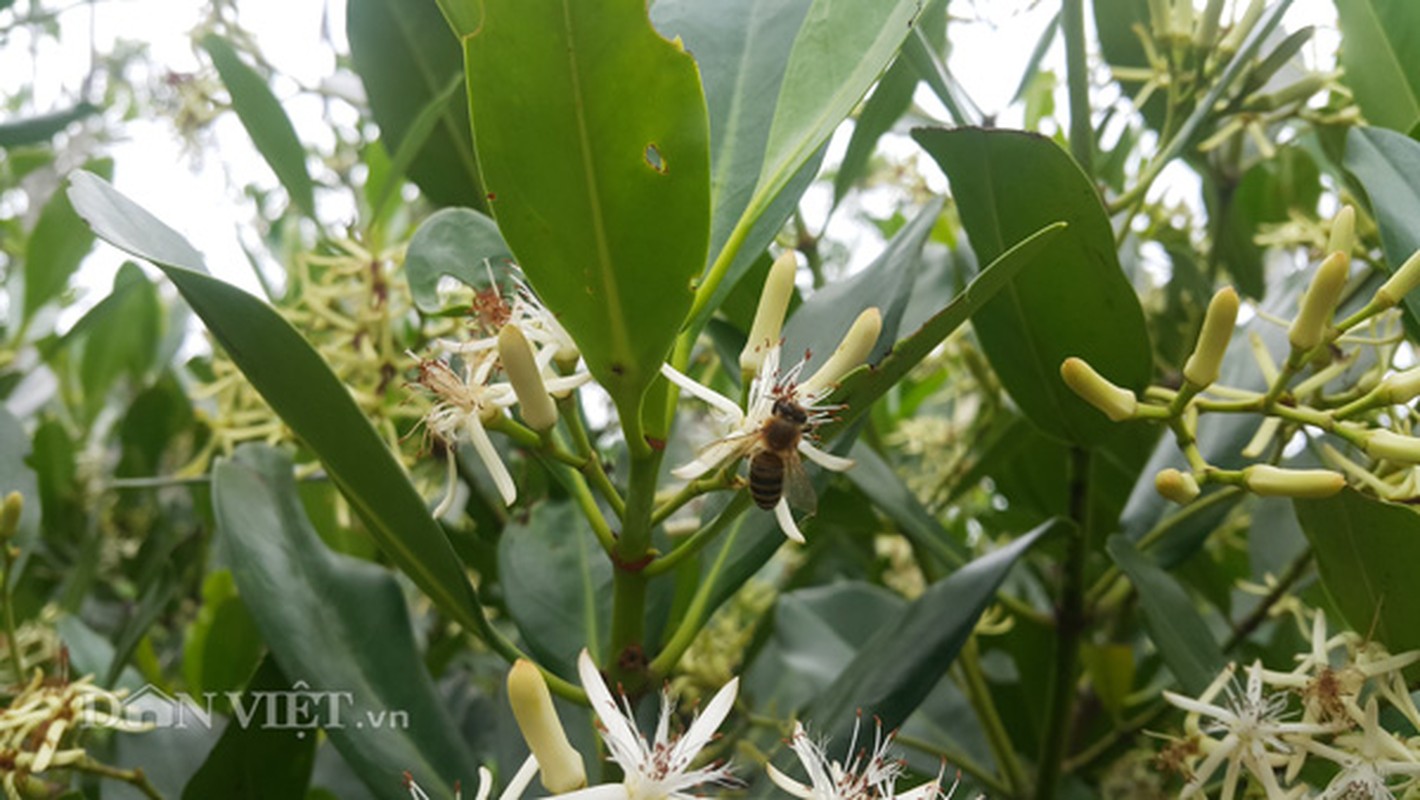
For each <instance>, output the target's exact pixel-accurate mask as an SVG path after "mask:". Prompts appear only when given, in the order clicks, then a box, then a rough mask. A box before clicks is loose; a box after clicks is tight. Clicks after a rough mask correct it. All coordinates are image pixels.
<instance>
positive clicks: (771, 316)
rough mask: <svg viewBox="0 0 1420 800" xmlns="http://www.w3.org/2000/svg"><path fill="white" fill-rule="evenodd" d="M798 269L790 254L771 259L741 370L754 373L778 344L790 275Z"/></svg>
mask: <svg viewBox="0 0 1420 800" xmlns="http://www.w3.org/2000/svg"><path fill="white" fill-rule="evenodd" d="M798 268H799V264H798V261H796V260H795V258H794V251H793V250H785V251H784V252H783V253H780V254H779V257H778V258H776V259H774V264H773V266H771V267H770V268H769V276H768V277H767V278H765V279H764V289H763V290H762V291H761V292H760V294H759V307H758V308H756V309H755V312H754V324H753V325H751V326H750V329H749V338H748V339H746V340H745V349H744V350H742V351H741V352H740V369H741V370H743V371H745V372H749V373H754V372H758V371H759V365H760V364H762V363H764V354H765V353H767V352H769V350H770V349H771V348H773V347H775V346H776V345H778V344H779V331H780V330H781V329H782V328H783V327H784V314H785V312H786V311H788V310H789V298H790V297H792V296H793V294H794V274H795V273H796V272H797V271H798Z"/></svg>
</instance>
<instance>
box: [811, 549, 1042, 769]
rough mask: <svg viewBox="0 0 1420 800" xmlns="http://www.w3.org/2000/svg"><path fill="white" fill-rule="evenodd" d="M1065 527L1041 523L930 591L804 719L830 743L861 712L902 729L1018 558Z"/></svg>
mask: <svg viewBox="0 0 1420 800" xmlns="http://www.w3.org/2000/svg"><path fill="white" fill-rule="evenodd" d="M1062 524H1063V523H1058V522H1049V523H1046V524H1044V525H1041V526H1040V527H1038V528H1036V529H1035V530H1033V531H1031V532H1029V533H1026V534H1023V535H1022V536H1019V537H1017V538H1016V540H1015V541H1013V542H1011V543H1010V544H1009V545H1007V546H1005V547H1003V548H1001V549H1000V550H997V551H995V552H993V553H990V554H988V555H985V556H982V557H981V558H978V559H976V560H975V561H973V562H971V563H970V564H967V565H966V566H964V567H962V568H961V569H959V570H957V571H956V572H954V573H952V575H951V576H950V577H947V578H945V579H943V580H940V581H938V582H936V583H934V584H932V585H931V586H930V587H928V589H927V591H926V592H925V593H923V595H922V596H921V597H919V598H917V599H916V600H914V601H913V602H912V603H911V604H910V605H908V607H907V608H906V609H905V610H904V611H903V612H902V614H900V615H899V616H897V617H896V618H895V619H894V620H892V622H890V623H888V624H886V625H884V626H882V627H881V628H880V629H879V630H878V632H877V633H876V634H875V635H874V636H873V637H872V638H871V639H869V640H868V642H867V643H866V644H864V645H863V647H862V648H861V649H859V651H858V654H857V656H855V657H854V659H853V661H852V663H850V664H849V665H848V667H847V668H846V669H845V670H844V671H843V672H842V673H841V674H840V675H839V676H838V678H837V679H836V680H834V682H833V684H832V685H830V686H829V687H828V689H826V690H825V691H824V692H823V694H821V695H820V696H819V697H818V699H817V700H815V701H814V702H813V704H812V705H811V706H810V707H809V710H808V711H807V712H806V713H805V714H804V718H805V719H810V720H814V722H815V723H816V726H817V727H818V729H819V730H820V731H821V732H823V733H824V734H826V735H828V736H829V738H831V739H833V740H835V741H848V740H849V734H850V731H851V730H852V727H853V724H854V720H855V719H857V717H858V712H859V711H861V712H862V713H863V714H864V715H865V716H866V715H872V716H875V717H877V718H879V719H880V720H881V722H882V726H883V729H884V730H892V729H894V728H897V727H898V726H900V725H901V724H902V723H903V721H904V720H906V719H907V716H908V715H909V714H911V713H912V711H913V710H914V709H916V708H917V706H918V704H919V703H921V702H922V699H923V698H924V697H926V696H927V694H928V693H929V692H930V691H931V690H932V687H933V686H934V685H935V684H936V683H937V681H938V680H939V679H940V678H941V677H942V676H943V675H945V674H946V671H947V669H948V668H949V667H950V666H951V664H952V661H953V660H955V658H956V655H957V652H958V651H959V650H960V649H961V646H962V645H963V644H964V643H965V642H966V639H967V637H968V636H970V635H971V632H972V630H973V628H975V626H976V620H977V619H978V618H979V617H980V616H981V613H982V612H983V611H985V610H986V606H987V605H988V604H990V602H991V598H993V597H994V596H995V595H996V587H998V586H1000V585H1001V581H1002V580H1004V579H1005V577H1006V573H1007V572H1009V571H1010V569H1011V566H1012V565H1014V564H1015V563H1016V559H1018V558H1020V557H1021V555H1022V554H1024V553H1025V552H1026V550H1028V549H1030V547H1031V545H1033V544H1035V543H1036V542H1037V541H1039V540H1040V539H1041V538H1042V537H1044V536H1047V535H1050V533H1051V532H1052V531H1054V530H1057V529H1058V527H1059V526H1060V525H1062Z"/></svg>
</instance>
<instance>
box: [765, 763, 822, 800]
mask: <svg viewBox="0 0 1420 800" xmlns="http://www.w3.org/2000/svg"><path fill="white" fill-rule="evenodd" d="M764 770H765V772H767V773H769V780H770V781H771V782H773V784H774V785H775V786H778V787H779V788H780V789H783V790H784V791H786V792H788V793H789V794H792V795H793V796H795V797H799V798H803V799H804V800H808V798H809V797H811V796H812V795H813V789H812V788H810V787H808V786H805V785H803V784H802V783H799V782H798V781H796V780H794V779H793V778H791V777H789V776H788V775H785V774H784V773H782V772H780V771H779V770H777V769H775V768H774V765H773V764H765V765H764Z"/></svg>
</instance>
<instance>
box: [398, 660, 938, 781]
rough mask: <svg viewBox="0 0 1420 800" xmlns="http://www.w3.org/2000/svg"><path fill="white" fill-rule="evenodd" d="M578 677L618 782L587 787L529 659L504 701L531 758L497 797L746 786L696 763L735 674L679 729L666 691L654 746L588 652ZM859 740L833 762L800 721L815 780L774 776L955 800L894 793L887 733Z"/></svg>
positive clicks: (728, 700) (731, 695) (518, 666)
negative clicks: (537, 785)
mask: <svg viewBox="0 0 1420 800" xmlns="http://www.w3.org/2000/svg"><path fill="white" fill-rule="evenodd" d="M577 673H578V677H579V678H580V679H581V683H582V688H583V689H584V690H585V691H586V693H587V699H588V700H589V701H590V702H591V706H592V711H593V712H595V713H596V717H597V727H598V729H599V730H600V731H601V735H602V740H603V742H605V744H606V750H607V754H608V756H609V757H610V759H611V760H612V761H613V762H615V763H616V765H617V766H618V767H620V769H621V779H620V781H617V782H615V783H609V784H599V785H595V786H587V773H586V767H585V764H584V762H583V759H582V756H581V754H580V753H578V752H577V751H576V749H574V748H573V747H572V746H571V744H569V743H568V740H567V735H566V733H565V732H564V731H563V728H562V721H561V719H559V718H558V716H557V710H556V708H554V706H553V704H552V695H551V692H550V691H549V690H548V687H547V684H546V682H545V681H544V679H543V677H542V673H541V672H540V671H539V670H538V668H537V667H536V666H535V665H533V664H532V663H531V662H528V661H521V660H520V661H518V662H517V663H515V664H514V665H513V668H512V670H510V671H509V673H508V701H509V703H510V704H511V705H512V707H513V716H514V718H515V719H516V720H517V722H518V729H519V731H520V732H521V733H522V735H523V739H524V741H525V742H526V743H527V745H528V749H529V750H530V751H531V754H530V755H529V756H528V758H527V760H526V761H524V763H523V764H522V766H521V767H520V768H519V769H518V771H517V772H516V773H515V774H514V776H513V777H512V778H511V779H510V780H509V781H507V783H506V784H505V786H504V788H503V791H502V793H501V794H499V795H498V798H499V800H519V798H521V797H522V796H523V793H524V792H525V791H527V789H528V787H529V786H530V785H531V783H532V781H533V779H534V778H539V779H540V782H541V783H542V787H543V788H544V789H546V790H547V791H548V792H551V793H552V794H553V796H555V797H560V798H564V799H565V800H601V799H602V798H625V799H626V800H675V798H688V797H702V796H705V795H703V794H702V792H704V791H706V790H707V789H709V788H712V787H722V788H727V789H733V788H735V787H739V786H740V785H741V784H740V782H739V781H738V780H737V779H736V778H735V776H734V773H733V772H732V771H731V770H730V768H729V766H728V765H727V764H724V763H720V762H712V763H709V764H705V765H700V766H697V761H698V760H699V758H698V757H699V756H700V751H701V750H702V749H704V747H705V746H706V745H707V744H709V743H710V742H711V741H712V740H713V739H714V738H715V733H716V731H717V730H718V729H719V727H720V725H721V723H723V722H724V721H725V718H726V717H727V716H729V713H730V711H731V709H733V708H734V705H735V698H736V696H737V695H738V693H739V679H738V678H734V679H731V680H730V682H729V683H727V684H725V685H724V686H723V687H721V688H720V690H719V691H717V692H716V693H715V695H714V696H713V697H711V698H710V700H709V702H707V703H706V704H705V707H704V709H703V710H702V711H701V712H700V713H699V714H698V715H696V716H695V717H694V718H693V719H692V720H691V722H690V725H689V727H688V728H687V729H686V730H685V731H684V732H683V733H676V732H673V731H672V729H671V728H672V725H671V720H672V715H673V714H674V712H675V703H674V702H673V701H672V699H671V697H670V694H669V692H668V691H667V692H663V693H662V696H661V713H660V717H659V718H658V720H657V723H656V733H655V736H654V738H652V739H649V740H648V739H647V738H646V736H645V735H644V734H643V733H642V732H641V731H640V729H639V727H638V726H637V722H636V715H635V712H634V711H633V709H632V707H631V703H630V701H629V700H628V699H627V698H626V697H625V696H622V697H620V700H619V701H618V699H617V698H616V697H615V696H613V694H612V692H611V690H610V689H609V688H608V687H607V684H606V681H605V680H604V679H603V678H602V676H601V673H600V672H598V671H597V667H596V665H595V664H594V663H593V662H592V658H591V656H590V655H588V654H587V651H586V650H583V651H582V653H581V655H580V656H579V657H578V659H577ZM857 740H858V734H857V726H855V728H854V734H853V741H851V742H850V743H849V746H848V758H847V759H846V760H845V761H843V762H839V761H836V760H832V759H830V758H829V756H828V755H827V754H826V752H825V748H824V745H823V744H822V743H820V742H816V741H814V740H813V739H811V738H810V737H809V735H808V733H807V732H806V731H805V730H804V726H803V725H802V724H799V723H795V725H794V732H793V735H792V736H791V737H790V739H789V746H790V748H791V749H792V750H793V751H794V753H795V755H797V756H798V757H799V761H800V763H801V764H802V765H803V768H804V772H805V773H806V774H807V776H808V779H809V783H808V784H804V783H800V782H799V781H798V780H796V779H794V778H792V777H790V776H788V775H786V774H785V773H783V772H781V771H779V770H778V769H775V768H774V767H773V766H772V765H771V766H768V777H769V779H770V781H771V782H772V783H773V784H775V785H777V786H778V787H779V788H781V789H783V790H784V791H785V792H787V793H788V794H789V795H791V796H793V797H798V798H812V799H813V800H939V798H942V799H943V800H950V798H951V795H952V793H953V792H954V790H955V788H956V787H955V785H953V786H952V787H950V788H949V789H947V790H945V791H944V790H943V789H942V774H940V773H939V774H938V775H937V777H936V778H935V779H933V780H928V781H926V782H925V783H922V784H921V785H919V786H916V787H914V788H912V789H910V790H907V791H905V792H898V791H897V784H898V782H899V780H900V779H901V777H902V774H903V767H902V762H901V761H899V760H898V759H897V758H896V757H894V755H893V753H892V743H893V735H892V734H891V733H889V734H887V735H883V734H882V732H881V731H878V735H877V736H876V737H875V741H874V746H873V749H872V752H871V753H867V752H865V751H864V750H861V749H859V747H858V741H857ZM405 787H406V788H407V789H408V790H409V793H410V797H411V798H413V800H429V797H428V795H427V794H426V793H425V792H424V790H423V789H421V788H420V787H419V785H418V784H417V783H416V782H415V781H414V778H413V776H411V775H409V774H408V773H406V774H405ZM492 790H493V784H492V776H491V775H490V774H489V772H488V770H486V769H482V770H480V771H479V784H478V789H477V794H476V795H475V800H488V798H489V797H491V795H492Z"/></svg>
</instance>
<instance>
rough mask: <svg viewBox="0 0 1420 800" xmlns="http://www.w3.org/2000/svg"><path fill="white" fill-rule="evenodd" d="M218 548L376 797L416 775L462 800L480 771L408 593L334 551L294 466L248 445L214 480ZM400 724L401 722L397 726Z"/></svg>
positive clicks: (288, 670) (273, 644)
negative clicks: (306, 503) (432, 672)
mask: <svg viewBox="0 0 1420 800" xmlns="http://www.w3.org/2000/svg"><path fill="white" fill-rule="evenodd" d="M212 505H213V511H214V514H215V516H216V519H217V528H218V537H219V538H218V541H219V544H220V546H221V548H222V552H223V553H224V556H225V558H226V560H227V563H229V564H231V569H232V577H233V578H235V579H236V583H237V589H238V590H239V591H240V592H241V596H242V599H243V602H244V603H245V604H246V606H247V608H248V609H249V610H250V611H251V616H252V619H253V620H254V621H255V622H256V626H257V629H258V630H260V631H261V635H262V638H263V639H264V640H265V641H266V643H267V646H269V647H270V648H271V652H272V653H273V654H274V655H275V656H276V662H277V664H279V665H280V667H281V672H282V673H283V674H285V675H287V676H292V677H293V679H295V680H302V681H305V682H306V684H307V686H308V687H309V689H310V690H311V691H312V692H313V693H315V696H316V697H318V698H320V702H319V703H318V704H313V705H316V706H317V707H316V708H311V707H310V706H307V713H306V716H305V717H304V718H305V719H312V718H314V719H316V720H319V722H320V723H321V727H322V728H324V730H325V732H326V734H327V735H328V736H329V737H330V739H331V741H332V742H333V743H334V744H335V746H336V748H337V749H339V750H340V753H341V755H342V756H344V757H345V760H346V762H347V763H349V764H350V766H351V767H352V768H353V769H354V770H355V771H356V773H357V774H359V775H360V777H361V778H362V779H363V780H364V781H365V784H366V786H367V787H369V789H370V790H371V792H372V793H374V795H375V796H376V797H380V798H385V799H386V800H395V799H396V798H407V797H408V793H407V792H406V791H404V790H403V789H402V787H401V784H400V781H399V774H400V773H401V772H402V771H404V770H409V771H410V772H412V773H413V774H414V775H416V776H417V777H418V778H419V781H420V782H421V783H422V784H424V786H425V788H426V789H428V790H429V791H431V792H434V794H435V796H440V797H449V796H452V795H453V790H452V787H453V785H454V782H455V781H457V780H460V779H463V780H472V776H473V775H474V770H475V766H474V765H473V763H472V758H471V757H470V755H469V753H468V751H467V749H466V748H465V747H464V746H463V745H462V743H461V739H460V738H459V736H458V735H457V732H456V730H455V728H454V725H453V723H452V721H451V720H450V719H449V716H448V714H447V713H446V712H445V710H444V706H443V701H442V700H441V698H440V697H439V695H438V692H436V691H435V688H434V684H433V681H432V680H431V679H430V677H429V673H428V672H427V671H426V668H425V666H424V663H423V662H422V661H421V660H420V656H419V646H418V644H417V643H416V642H415V639H414V630H413V627H412V626H411V623H410V615H409V608H408V607H407V606H406V604H405V600H404V591H403V590H402V589H401V588H400V586H399V582H398V581H396V580H395V579H394V576H393V575H391V574H390V572H389V571H388V570H386V569H385V568H383V567H379V566H376V565H374V564H371V563H369V562H366V561H361V560H359V559H355V558H351V557H349V556H342V555H338V554H336V553H333V552H331V551H330V550H329V549H328V548H327V547H326V546H325V545H324V543H322V542H321V539H320V536H319V535H317V534H316V532H315V530H314V528H312V526H311V523H310V520H309V519H308V518H307V517H306V513H305V511H304V509H303V508H302V507H301V501H300V498H299V497H298V496H297V493H296V485H295V479H294V478H293V476H292V463H291V460H290V458H288V457H287V456H286V455H285V454H283V453H281V452H280V451H278V450H275V449H273V448H270V447H265V446H262V445H245V446H243V447H241V448H239V449H238V450H237V452H236V455H235V456H234V457H232V458H230V459H226V460H223V461H221V462H219V463H218V464H217V465H216V467H214V468H213V471H212ZM396 715H398V716H396Z"/></svg>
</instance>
